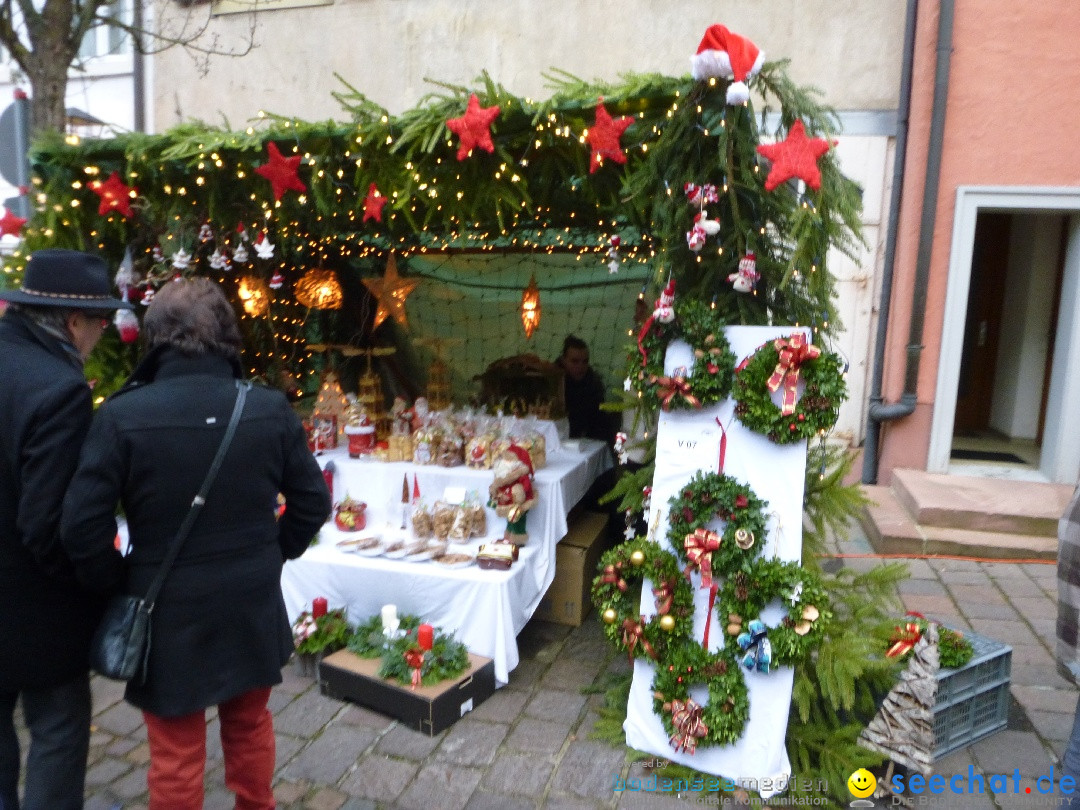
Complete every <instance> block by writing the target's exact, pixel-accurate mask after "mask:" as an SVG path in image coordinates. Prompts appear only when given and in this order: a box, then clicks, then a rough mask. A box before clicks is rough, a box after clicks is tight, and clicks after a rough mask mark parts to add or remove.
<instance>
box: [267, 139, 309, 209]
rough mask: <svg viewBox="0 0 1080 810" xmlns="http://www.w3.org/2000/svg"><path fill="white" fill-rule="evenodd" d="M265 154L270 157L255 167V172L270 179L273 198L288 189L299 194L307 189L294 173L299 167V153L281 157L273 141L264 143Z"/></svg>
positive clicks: (276, 198) (281, 194)
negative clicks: (267, 160) (266, 161)
mask: <svg viewBox="0 0 1080 810" xmlns="http://www.w3.org/2000/svg"><path fill="white" fill-rule="evenodd" d="M266 154H267V155H268V156H269V157H270V161H269V162H268V163H264V164H263V165H262V166H259V167H257V168H256V169H255V173H256V174H261V175H262V176H263V177H265V178H266V179H267V180H269V181H270V186H271V187H272V188H273V190H274V199H275V200H280V199H281V198H282V197H283V196H284V195H285V192H286V191H289V190H290V189H291V190H292V191H296V192H298V193H300V194H303V193H304V192H305V191H307V186H305V185H304V183H303V181H301V180H300V178H299V177H298V176H297V174H296V170H297V169H298V168H299V167H300V156H299V155H293V156H292V157H283V156H282V154H281V151H280V150H279V149H278V148H277V144H276V143H273V142H271V143H268V144H267V145H266Z"/></svg>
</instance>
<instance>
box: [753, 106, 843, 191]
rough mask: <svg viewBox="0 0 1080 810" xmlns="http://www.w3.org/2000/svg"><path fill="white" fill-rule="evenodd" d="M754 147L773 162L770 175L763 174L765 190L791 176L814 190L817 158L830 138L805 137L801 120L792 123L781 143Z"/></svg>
mask: <svg viewBox="0 0 1080 810" xmlns="http://www.w3.org/2000/svg"><path fill="white" fill-rule="evenodd" d="M757 151H758V154H761V155H764V156H765V157H767V158H768V159H769V160H771V161H772V162H773V165H772V168H771V169H770V170H769V176H768V177H767V178H765V190H766V191H772V190H773V189H774V188H776V187H777V186H778V185H780V184H781V183H785V182H787V181H788V180H790V179H791V178H792V177H798V178H799V179H800V180H805V181H806V185H808V186H810V188H812V189H814V190H815V191H816V190H817V189H819V188H821V171H820V170H819V169H818V166H817V161H818V158H820V157H821V156H822V155H824V154H825V153H826V152H828V151H829V142H828V141H827V140H825V139H824V138H807V137H806V129H805V128H804V127H803V122H802V121H796V122H795V123H794V124H792V126H791V131H790V132H788V136H787V137H786V138H784V140H782V141H781V142H780V143H772V144H766V145H763V146H759V147H758V148H757Z"/></svg>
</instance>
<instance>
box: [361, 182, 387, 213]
mask: <svg viewBox="0 0 1080 810" xmlns="http://www.w3.org/2000/svg"><path fill="white" fill-rule="evenodd" d="M387 202H389V199H388V198H387V197H386V196H384V195H383V194H382V193H380V191H379V189H378V188H376V186H375V184H374V183H372V184H371V185H370V186H368V190H367V196H366V197H364V218H363V219H362V220H360V221H361V222H367V221H368V220H369V219H373V220H375V221H376V222H382V210H383V206H384V205H386V203H387Z"/></svg>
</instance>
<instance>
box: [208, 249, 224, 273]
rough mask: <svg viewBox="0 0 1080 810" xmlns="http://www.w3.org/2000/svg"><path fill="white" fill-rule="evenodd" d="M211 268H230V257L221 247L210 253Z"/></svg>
mask: <svg viewBox="0 0 1080 810" xmlns="http://www.w3.org/2000/svg"><path fill="white" fill-rule="evenodd" d="M209 263H210V269H211V270H228V269H229V259H228V257H227V256H226V255H225V254H224V253H222V252H221V249H220V248H215V249H214V252H213V253H211V254H210V259H209Z"/></svg>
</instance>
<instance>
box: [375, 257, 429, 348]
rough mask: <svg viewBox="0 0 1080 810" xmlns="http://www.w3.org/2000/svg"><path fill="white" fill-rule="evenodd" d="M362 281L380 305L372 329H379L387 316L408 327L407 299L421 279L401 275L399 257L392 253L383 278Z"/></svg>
mask: <svg viewBox="0 0 1080 810" xmlns="http://www.w3.org/2000/svg"><path fill="white" fill-rule="evenodd" d="M362 281H363V282H364V286H365V287H367V288H368V291H369V292H370V293H371V294H372V295H373V296H375V300H376V301H378V307H377V308H376V310H375V324H374V325H373V326H372V327H371V329H372V331H374V330H376V329H378V328H379V325H380V324H381V323H382V322H383V321H385V320H386V319H387V317H393V319H394V320H395V321H397V322H398V323H399V324H401V326H402V327H403V328H405V329H408V328H409V319H408V317H406V315H405V299H406V298H408V297H409V294H410V293H411V292H412V291H413V290H414V289H415V288H416V285H417V284H419V283H420V281H419V279H415V278H402V277H401V276H399V275H398V271H397V257H396V256H394V254H393V253H391V254H390V260H389V261H388V262H387V263H386V273H385V274H384V275H383V277H382V278H365V279H362Z"/></svg>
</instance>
